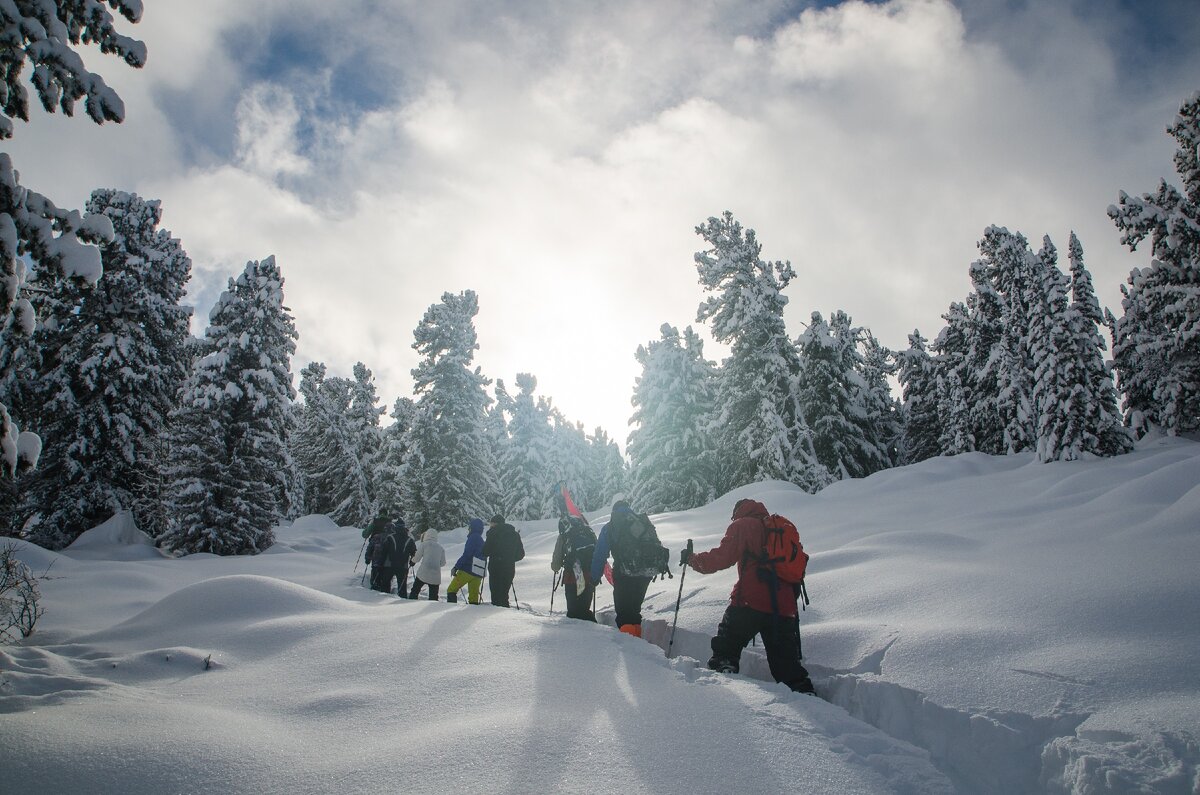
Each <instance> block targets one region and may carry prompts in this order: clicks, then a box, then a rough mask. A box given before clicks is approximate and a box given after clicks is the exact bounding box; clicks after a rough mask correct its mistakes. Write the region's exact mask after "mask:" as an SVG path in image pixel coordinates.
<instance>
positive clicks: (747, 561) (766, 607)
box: [688, 500, 796, 618]
mask: <svg viewBox="0 0 1200 795" xmlns="http://www.w3.org/2000/svg"><path fill="white" fill-rule="evenodd" d="M769 515H770V513H769V512H768V511H767V507H766V506H765V505H763V504H762V503H761V502H755V501H754V500H746V501H744V502H743V503H742V504H741V505H740V506H739V507H738V509H737V511H736V512H735V513H734V515H733V523H732V524H730V525H729V527H728V528H726V530H725V537H724V538H722V539H721V543H720V544H718V545H717V546H716V547H715V548H714V549H710V550H709V551H708V552H694V553H692V556H691V557H690V558H688V565H690V566H691V567H692V568H693V569H695V570H696V571H698V572H700V573H701V574H712V573H713V572H714V571H721V570H722V569H727V568H729V567H730V566H733V565H735V564H736V565H737V567H738V580H737V583H736V584H735V585H734V586H733V592H732V593H730V594H729V600H730V602H731V603H732V604H733V606H734V607H749V608H752V609H754V610H759V611H761V612H763V613H772V612H773V608H772V605H771V588H770V585H768V583H767V581H766V580H765V579H763V578H762V577H761V576H759V568H758V566H757V565H755V563H754V561H755V560H756V559H757V558H758V555H759V553H761V552H762V550H763V544H764V543H765V542H766V532H767V531H766V528H765V527H764V526H763V522H762V520H763V519H765V518H767V516H769ZM775 601H776V603H777V604H778V609H779V615H781V616H785V617H788V618H790V617H792V616H794V615H796V592H795V590H794V588H793V587H792V586H791V585H790V584H788V583H784V582H780V583H779V584H778V586H777V588H776V592H775Z"/></svg>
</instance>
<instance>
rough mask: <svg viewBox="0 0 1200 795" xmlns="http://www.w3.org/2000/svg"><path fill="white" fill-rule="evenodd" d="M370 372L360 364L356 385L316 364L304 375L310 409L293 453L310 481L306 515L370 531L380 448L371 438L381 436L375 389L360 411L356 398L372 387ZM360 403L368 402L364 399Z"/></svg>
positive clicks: (299, 422) (301, 412)
mask: <svg viewBox="0 0 1200 795" xmlns="http://www.w3.org/2000/svg"><path fill="white" fill-rule="evenodd" d="M364 374H365V377H366V378H367V379H368V380H369V378H370V371H369V370H367V369H366V368H365V367H363V365H362V363H361V362H359V363H358V364H357V365H356V366H355V377H356V380H354V381H351V380H350V379H348V378H338V377H336V376H331V377H330V376H326V368H325V365H324V364H323V363H321V362H312V363H310V364H309V365H308V366H306V367H305V368H304V369H303V370H302V371H301V372H300V394H301V395H303V396H304V405H303V406H301V407H300V408H299V409H298V410H297V412H296V429H295V430H296V432H295V437H294V438H293V439H292V442H291V445H292V454H293V456H294V457H295V459H296V462H297V465H298V467H299V469H300V473H301V477H302V478H303V480H304V496H305V511H306V512H307V513H320V514H325V515H326V516H328V517H329V518H330V519H332V520H333V521H334V522H336V523H338V524H339V525H344V526H349V527H366V526H367V524H368V523H370V521H371V519H372V518H373V517H374V515H375V503H374V500H373V498H372V494H371V485H370V481H371V463H372V461H373V459H374V456H375V454H376V450H377V449H378V445H377V444H376V443H375V441H374V440H373V439H371V438H370V437H371V435H372V434H373V433H375V432H377V431H378V425H371V421H372V420H375V421H378V417H379V415H378V414H377V413H375V409H374V406H373V405H371V404H370V403H369V400H370V399H373V398H374V386H373V385H369V386H370V389H369V392H370V394H369V396H368V397H367V398H366V399H365V400H366V401H368V402H367V406H368V408H369V409H370V410H368V411H363V410H362V406H359V407H358V411H355V407H354V401H355V399H356V393H358V392H362V391H363V390H364V389H366V388H367V386H368V385H367V384H363V383H362V382H361V381H359V380H358V379H359V377H360V376H363V375H364ZM359 400H360V401H363V400H364V398H363V397H362V396H361V395H360V396H359Z"/></svg>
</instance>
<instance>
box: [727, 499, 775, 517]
mask: <svg viewBox="0 0 1200 795" xmlns="http://www.w3.org/2000/svg"><path fill="white" fill-rule="evenodd" d="M770 515H771V512H770V511H768V510H767V506H765V505H763V504H762V503H761V502H759V501H758V500H750V499H744V500H738V501H737V505H734V506H733V516H732V517H730V518H732V519H745V518H746V517H754V518H756V519H765V518H766V517H768V516H770Z"/></svg>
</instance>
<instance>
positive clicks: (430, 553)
mask: <svg viewBox="0 0 1200 795" xmlns="http://www.w3.org/2000/svg"><path fill="white" fill-rule="evenodd" d="M437 538H438V531H437V530H426V531H425V534H424V535H422V536H421V543H419V544H417V554H415V555H413V562H414V564H415V566H414V569H413V584H412V589H411V590H410V591H409V592H408V598H409V599H416V598H417V596H418V595H420V593H421V586H423V585H427V586H429V600H430V601H431V602H436V601H437V598H438V588H439V587H440V586H441V584H442V568H443V567H445V565H446V550H445V549H444V548H443V547H442V545H441V544H439V543H438V540H437Z"/></svg>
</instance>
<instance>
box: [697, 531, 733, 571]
mask: <svg viewBox="0 0 1200 795" xmlns="http://www.w3.org/2000/svg"><path fill="white" fill-rule="evenodd" d="M736 525H737V523H736V522H734V523H733V524H731V525H729V527H728V529H726V530H725V537H724V538H722V539H721V543H720V544H718V545H717V546H716V547H714V548H712V549H710V550H708V551H707V552H693V553H692V555H691V556H690V557H689V558H688V565H689V566H691V567H692V568H693V569H695V570H696V571H698V572H700V573H701V574H712V573H713V572H714V571H721V570H722V569H727V568H729V567H730V566H734V565H736V564H737V563H738V562H739V561H741V559H742V543H741V540H740V538H739V537H738V533H737V532H736V530H735V527H736Z"/></svg>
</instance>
